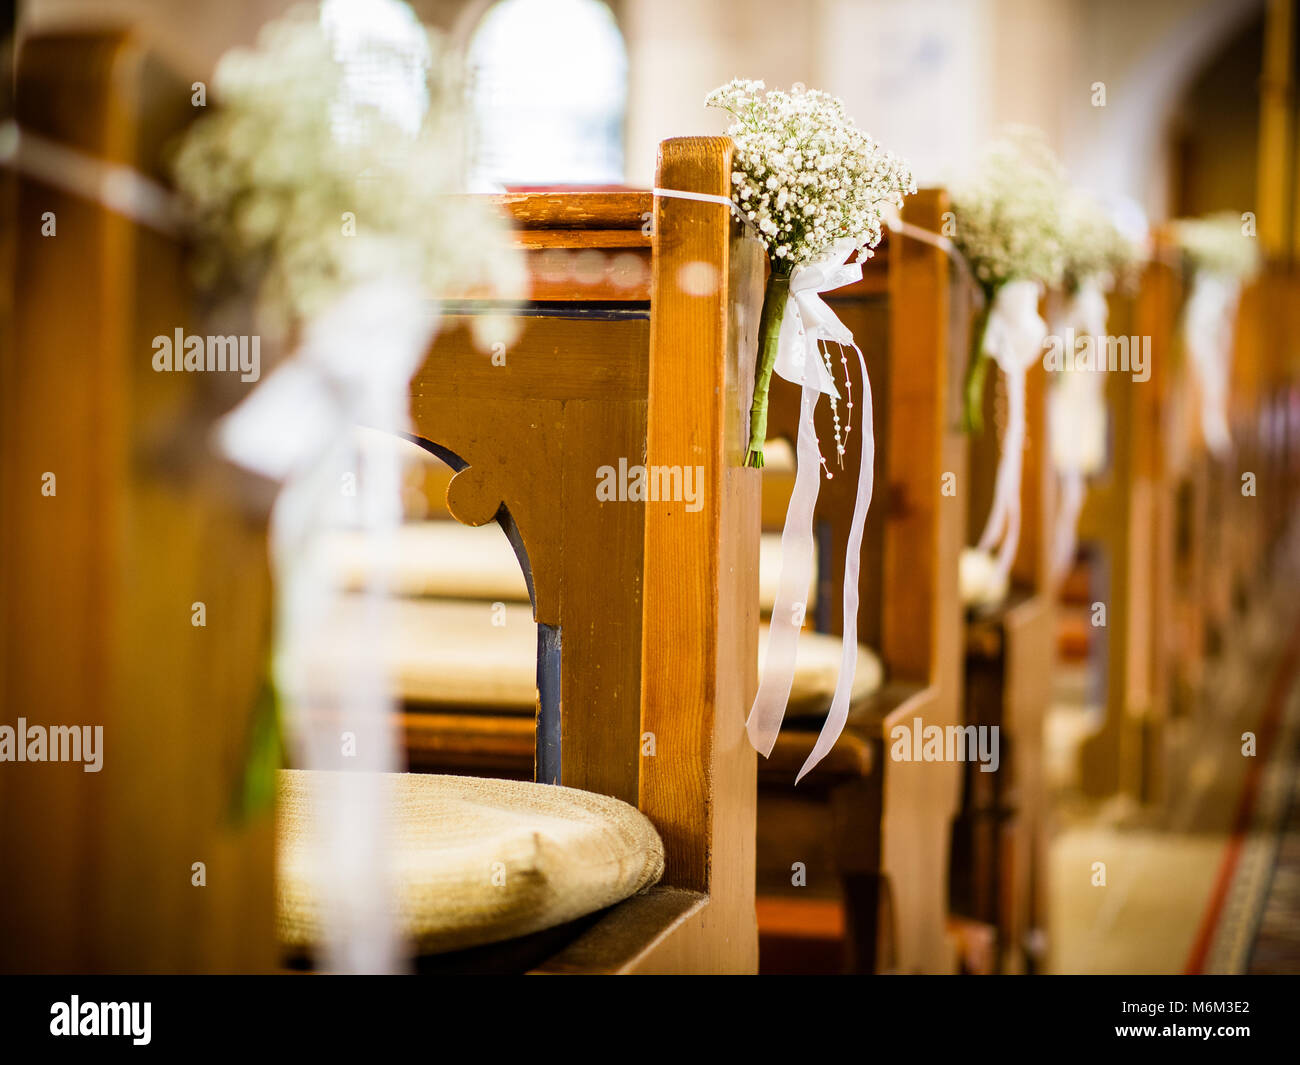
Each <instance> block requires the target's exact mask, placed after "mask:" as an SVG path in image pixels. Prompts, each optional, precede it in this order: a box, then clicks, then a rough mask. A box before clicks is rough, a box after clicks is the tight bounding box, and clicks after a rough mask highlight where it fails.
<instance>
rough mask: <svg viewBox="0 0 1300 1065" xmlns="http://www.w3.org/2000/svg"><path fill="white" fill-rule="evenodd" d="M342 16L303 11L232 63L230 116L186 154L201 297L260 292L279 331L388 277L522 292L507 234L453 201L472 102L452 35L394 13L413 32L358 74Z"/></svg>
mask: <svg viewBox="0 0 1300 1065" xmlns="http://www.w3.org/2000/svg"><path fill="white" fill-rule="evenodd" d="M327 6H328V5H322V6H321V7H317V6H316V5H314V4H311V5H301V6H299V7H296V8H294V9H293V10H292V11H290V12H289V14H288V15H286V16H285V17H284V18H281V19H278V20H275V21H273V22H270V23H268V24H267V25H266V26H265V27H264V28H263V30H262V32H261V34H260V35H259V38H258V41H257V47H256V48H254V49H236V50H233V51H231V52H228V53H227V54H226V55H225V56H223V57H222V59H221V61H220V62H219V64H218V66H217V69H216V73H215V77H214V79H213V86H212V87H213V92H214V96H215V98H216V104H217V106H216V107H214V108H213V109H212V110H211V112H210V113H208V114H206V115H204V116H203V117H202V118H200V119H199V120H198V121H196V122H195V123H194V124H193V125H192V126H191V127H190V129H189V130H188V131H187V134H186V136H185V138H184V140H183V141H182V142H181V143H180V145H179V146H178V150H177V151H176V153H175V157H174V163H173V168H174V174H175V179H176V184H177V187H178V189H179V191H180V193H181V196H182V199H183V202H184V204H185V206H186V208H187V212H188V216H189V221H190V223H191V228H192V231H193V233H194V236H195V238H196V240H195V249H194V257H193V266H194V271H195V280H196V282H197V283H198V285H199V287H200V289H201V290H202V291H204V292H205V293H206V294H207V295H208V296H209V298H210V299H211V300H212V301H213V302H214V303H217V304H219V303H221V302H222V301H224V300H225V299H227V298H232V299H242V298H247V297H250V296H251V297H252V298H253V300H254V303H255V306H256V309H257V311H258V316H259V325H260V326H261V327H262V328H263V329H264V330H265V331H267V332H269V333H271V334H273V335H283V334H284V333H285V332H287V331H288V330H290V329H291V328H292V327H293V326H294V325H295V324H297V323H300V322H302V321H304V320H306V319H308V318H310V317H311V316H312V315H314V314H316V313H317V312H319V311H321V310H322V309H324V308H326V307H328V306H329V305H330V304H331V302H332V301H334V300H336V299H337V298H338V297H339V295H340V294H341V293H342V292H345V291H347V290H348V289H349V288H351V287H352V286H354V285H356V284H358V283H359V282H363V281H366V280H372V279H374V278H376V277H382V276H398V275H401V276H405V277H409V278H412V279H414V280H415V281H416V282H417V283H419V284H421V285H423V286H424V287H426V288H427V289H428V290H429V291H430V292H433V291H436V290H438V289H440V288H446V287H447V284H448V283H449V282H452V281H454V282H456V283H457V285H458V286H465V287H470V286H475V285H479V286H483V287H487V288H489V289H495V290H497V291H501V292H511V293H517V292H519V291H521V287H520V286H521V279H522V264H521V262H520V261H519V259H518V256H517V255H515V254H514V253H513V252H512V250H511V249H510V247H509V238H508V231H507V229H506V226H505V224H504V222H503V221H501V220H500V219H499V218H498V217H496V216H495V215H494V214H493V213H491V212H490V211H489V210H488V209H487V207H486V205H485V204H483V203H481V202H477V201H474V200H471V199H466V198H457V197H454V196H452V195H450V194H453V193H457V192H463V191H464V189H465V166H466V152H465V141H466V130H465V118H464V115H465V108H464V103H463V101H464V91H463V85H462V81H461V78H460V74H459V71H458V68H457V65H456V63H455V62H454V61H453V57H452V56H451V55H449V54H448V53H447V52H446V50H445V49H444V47H443V45H442V41H441V38H440V37H439V35H438V34H437V33H436V32H435V31H432V30H428V29H426V28H424V27H421V26H419V24H418V22H417V21H416V20H415V18H414V15H413V14H411V13H410V11H409V9H406V8H405V5H395V4H388V5H386V6H387V8H388V9H389V10H385V11H384V12H382V14H385V15H388V16H390V18H391V16H392V14H393V10H392V9H396V11H397V12H398V13H399V15H400V14H405V15H407V16H409V18H410V23H411V30H412V32H411V33H408V34H405V35H402V34H395V35H389V36H379V35H376V36H372V37H368V38H367V40H366V42H365V43H366V49H367V50H366V53H365V55H364V56H360V57H358V58H359V65H360V66H362V67H364V69H353V68H352V66H351V65H350V63H349V57H348V54H347V52H346V51H345V49H344V47H343V46H344V45H345V44H346V43H347V42H346V41H343V40H341V39H340V35H339V34H336V33H332V32H331V26H330V25H329V21H328V18H323V17H322V12H323V11H324V8H325V7H327ZM375 71H379V72H380V74H379V75H378V76H380V77H381V78H382V80H383V81H384V85H385V89H386V90H387V91H386V93H384V94H377V93H375V92H374V79H375V77H376V75H375V73H374V72H375ZM367 75H369V77H367ZM367 82H369V84H367Z"/></svg>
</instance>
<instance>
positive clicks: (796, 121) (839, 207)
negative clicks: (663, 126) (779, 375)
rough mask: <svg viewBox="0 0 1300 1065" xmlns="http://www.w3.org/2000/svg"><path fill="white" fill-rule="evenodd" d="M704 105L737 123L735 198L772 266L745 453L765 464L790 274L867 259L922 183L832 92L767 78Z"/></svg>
mask: <svg viewBox="0 0 1300 1065" xmlns="http://www.w3.org/2000/svg"><path fill="white" fill-rule="evenodd" d="M705 104H706V106H709V107H718V108H721V109H722V110H724V111H727V112H729V113H730V114H731V115H732V117H733V118H734V120H735V121H734V122H733V123H732V124H731V126H730V127H729V128H728V130H727V133H728V135H729V136H730V137H731V139H732V141H733V142H734V143H735V155H734V160H735V166H736V170H735V172H734V173H733V174H732V186H733V187H732V199H733V201H734V202H735V204H736V208H737V210H738V211H739V213H740V214H741V215H743V216H744V217H745V218H746V219H748V220H749V222H750V223H752V225H753V226H754V229H755V230H756V231H757V233H758V237H759V240H761V241H762V242H763V245H764V247H766V248H767V253H768V258H769V260H770V261H771V266H772V274H771V279H770V280H769V282H768V288H767V293H766V294H765V297H764V301H763V318H762V326H761V341H760V361H759V366H758V371H757V373H756V374H755V384H754V402H753V406H752V408H751V411H750V442H749V450H748V452H747V455H746V463H747V464H748V465H750V466H762V465H763V441H764V438H765V436H766V431H767V393H768V386H769V384H770V382H771V378H772V370H773V367H774V365H775V362H776V349H777V338H778V337H779V335H780V332H781V323H782V317H783V314H784V310H785V304H786V302H787V298H788V286H789V282H790V278H791V275H792V273H793V272H794V271H795V270H796V269H797V268H798V267H801V266H808V265H811V264H813V263H816V262H818V261H819V260H821V259H822V258H824V257H825V256H826V255H827V254H828V253H830V252H831V251H832V249H835V250H836V252H837V253H838V251H839V249H841V248H843V247H844V246H845V245H848V252H847V253H846V254H845V258H848V255H849V254H854V253H856V260H857V261H859V262H860V261H862V260H863V259H866V258H867V257H869V256H870V254H871V249H872V248H874V247H875V246H876V245H877V244H879V243H880V236H881V225H882V215H883V211H884V209H885V208H886V207H888V206H891V205H892V206H895V207H898V206H901V205H902V202H903V196H904V195H906V194H908V193H911V192H915V191H916V183H915V181H914V180H913V178H912V174H911V171H910V170H909V169H908V167H907V165H906V164H905V163H903V162H902V161H901V160H900V159H898V158H897V157H895V156H894V155H893V154H891V153H890V152H887V151H885V150H884V149H882V148H880V147H879V146H878V145H877V144H876V142H875V141H874V140H872V139H871V137H869V136H868V135H867V134H866V133H864V132H863V131H862V130H860V129H858V128H857V127H856V126H855V125H854V124H853V120H852V119H851V118H849V116H848V115H846V114H845V113H844V104H843V103H842V102H841V101H840V100H838V99H836V98H835V97H834V96H829V95H827V94H826V93H823V92H816V91H812V90H807V89H804V88H803V87H802V86H800V85H796V86H795V87H794V88H793V89H791V91H790V92H788V93H787V92H781V91H779V90H772V91H770V92H769V91H766V90H765V86H764V85H763V83H762V82H761V81H733V82H731V84H729V85H724V86H722V87H721V88H719V89H715V90H714V91H713V92H711V93H710V94H709V96H708V98H707V99H706V100H705ZM841 261H843V260H841ZM832 265H839V264H838V263H837V264H832ZM832 395H833V393H832Z"/></svg>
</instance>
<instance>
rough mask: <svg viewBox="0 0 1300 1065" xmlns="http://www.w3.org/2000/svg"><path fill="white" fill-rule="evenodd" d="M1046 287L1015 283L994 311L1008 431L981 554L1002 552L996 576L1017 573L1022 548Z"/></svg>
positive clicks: (988, 342) (992, 342) (991, 334)
mask: <svg viewBox="0 0 1300 1065" xmlns="http://www.w3.org/2000/svg"><path fill="white" fill-rule="evenodd" d="M1041 294H1042V286H1041V285H1040V284H1039V283H1038V282H1037V281H1009V282H1007V284H1005V285H1003V286H1002V287H1001V288H999V289H998V292H997V295H996V296H995V297H994V300H993V306H992V308H991V309H990V311H989V320H988V327H987V329H986V331H985V334H984V348H983V350H984V353H985V354H987V355H989V356H991V357H992V358H993V361H994V362H996V363H997V365H998V368H999V369H1000V370H1001V371H1002V373H1003V376H1004V377H1005V378H1006V381H1007V427H1006V433H1005V435H1004V436H1003V439H1002V451H1001V454H1000V455H999V456H998V469H997V476H996V478H995V480H994V484H993V505H992V506H991V507H990V509H989V515H988V519H987V521H986V523H985V525H984V532H983V534H982V535H981V536H980V539H979V545H978V546H979V550H981V551H984V552H992V551H993V549H994V548H995V547H996V548H997V549H998V552H997V558H996V573H997V576H998V578H999V580H1004V579H1005V578H1006V577H1007V575H1008V574H1009V573H1010V572H1011V564H1012V562H1014V561H1015V557H1016V548H1017V547H1018V546H1019V544H1020V480H1021V471H1022V469H1023V467H1024V450H1025V377H1026V375H1027V374H1028V372H1029V367H1030V366H1032V365H1033V363H1034V360H1035V359H1037V358H1038V357H1039V356H1040V355H1041V353H1042V350H1043V341H1044V340H1045V339H1046V337H1047V323H1046V322H1044V321H1043V319H1042V317H1041V316H1040V315H1039V313H1038V300H1039V297H1040V296H1041Z"/></svg>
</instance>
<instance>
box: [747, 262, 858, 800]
mask: <svg viewBox="0 0 1300 1065" xmlns="http://www.w3.org/2000/svg"><path fill="white" fill-rule="evenodd" d="M857 246H858V242H857V241H856V240H854V239H852V238H848V239H845V240H842V241H839V242H837V243H836V244H835V245H834V246H832V247H831V248H830V249H829V250H828V251H827V253H826V254H825V255H824V256H823V257H822V258H820V259H818V260H817V261H816V262H813V263H808V264H806V265H804V266H798V267H795V269H794V270H793V271H792V272H791V274H790V293H789V296H788V297H787V298H786V305H785V314H784V317H783V318H782V321H781V333H780V336H779V338H778V343H777V355H776V363H775V367H774V369H775V372H776V373H777V374H778V375H779V376H781V377H783V378H784V379H785V380H787V381H790V382H791V383H792V384H797V385H800V386H801V387H802V389H803V394H802V397H801V401H800V408H799V434H798V440H797V442H796V449H795V454H796V459H797V466H796V470H795V483H794V489H793V491H792V492H791V494H790V504H789V508H788V509H787V511H786V518H785V528H784V529H783V530H782V532H781V580H780V585H779V588H778V591H777V596H776V603H775V605H774V606H773V608H772V619H771V624H770V626H769V630H768V642H767V653H766V656H765V661H764V666H763V674H762V677H761V678H760V680H759V685H758V692H757V694H756V695H755V696H754V704H753V706H752V707H751V709H750V712H749V718H748V720H747V721H746V723H745V728H746V730H747V731H748V733H749V739H750V742H751V743H752V744H753V745H754V749H755V750H757V751H758V752H759V753H760V754H762V755H763V756H764V757H768V756H769V755H770V754H771V753H772V747H773V746H774V745H775V743H776V737H777V734H778V733H779V732H780V731H781V722H782V721H783V720H784V718H785V709H786V704H787V703H788V702H789V699H790V689H791V687H792V686H793V684H794V668H795V658H796V654H797V649H798V642H799V633H800V632H801V631H802V629H803V620H804V614H805V611H806V609H807V596H808V588H809V585H810V584H811V582H812V575H813V565H814V562H815V558H814V550H813V511H814V508H815V506H816V503H817V493H818V491H819V489H820V487H821V453H820V450H819V448H818V443H817V430H816V427H815V424H814V415H815V413H816V410H817V403H818V401H819V400H820V398H821V396H822V394H823V393H824V394H826V395H829V396H838V394H839V393H838V392H837V390H836V388H835V383H834V381H833V380H832V378H831V375H830V373H829V372H828V371H827V369H826V366H825V364H824V363H823V361H822V354H821V345H822V344H823V343H833V344H838V345H840V346H842V347H851V348H853V350H854V351H855V352H857V355H858V365H859V366H860V367H861V370H862V392H863V395H862V404H861V405H862V426H861V430H860V431H861V434H862V452H861V462H860V465H859V468H858V485H857V496H856V500H855V502H854V506H853V519H852V523H851V525H850V528H849V542H848V548H847V556H846V558H845V565H844V595H843V602H844V626H843V627H844V636H843V644H842V649H841V654H840V671H839V678H838V680H837V681H836V685H835V694H834V696H833V698H832V699H831V706H830V710H829V711H828V712H827V715H826V722H825V723H824V724H823V725H822V729H821V733H820V734H819V735H818V737H817V742H816V744H815V745H814V746H813V750H812V753H811V754H809V755H808V758H807V760H806V761H805V762H804V764H803V767H802V768H801V769H800V770H799V774H798V776H797V777H796V778H795V782H796V783H798V782H799V781H800V780H802V779H803V778H804V776H805V775H806V774H807V773H808V771H809V770H811V769H812V768H813V767H814V766H815V765H816V764H817V763H818V762H820V761H821V760H822V759H823V758H825V757H826V755H827V754H828V753H829V752H830V750H831V748H832V747H834V745H835V741H836V740H837V739H839V737H840V733H841V732H843V731H844V725H845V723H846V722H847V721H848V716H849V697H850V695H851V694H852V691H853V680H854V675H855V673H856V671H857V662H858V568H859V559H858V556H859V554H860V553H861V548H862V531H863V527H864V526H865V524H866V519H867V509H868V508H869V507H870V506H871V492H872V482H873V473H874V469H873V468H874V465H875V456H876V447H875V431H874V428H873V417H872V404H871V382H870V381H869V379H868V377H867V364H866V360H865V359H864V358H863V356H862V351H861V349H860V348H859V347H858V346H857V344H856V343H854V340H853V334H852V332H851V331H850V330H849V329H848V328H847V327H846V326H845V325H844V323H843V322H841V321H840V320H839V318H837V317H836V316H835V313H834V312H833V311H832V310H831V309H830V307H828V306H827V305H826V303H825V301H823V300H822V298H821V294H822V293H823V292H829V291H831V290H833V289H837V288H842V287H843V286H845V285H848V284H852V283H853V282H855V281H859V280H861V279H862V264H861V263H860V262H854V263H849V264H846V263H845V262H844V260H845V259H846V258H847V257H848V256H849V255H850V254H851V253H852V251H853V249H854V248H855V247H857Z"/></svg>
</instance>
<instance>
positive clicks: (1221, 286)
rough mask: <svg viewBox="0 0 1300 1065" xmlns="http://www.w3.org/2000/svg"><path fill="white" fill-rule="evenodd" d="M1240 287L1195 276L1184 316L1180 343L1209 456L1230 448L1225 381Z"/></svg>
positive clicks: (1211, 277)
mask: <svg viewBox="0 0 1300 1065" xmlns="http://www.w3.org/2000/svg"><path fill="white" fill-rule="evenodd" d="M1240 297H1241V283H1240V282H1239V281H1237V280H1236V279H1234V278H1229V277H1221V276H1219V275H1216V274H1207V273H1205V272H1198V273H1197V275H1196V279H1195V280H1194V281H1193V282H1192V291H1191V293H1190V294H1189V295H1188V297H1187V307H1186V309H1185V310H1184V312H1183V342H1184V344H1185V345H1186V347H1187V354H1188V355H1189V357H1190V362H1191V366H1192V370H1193V372H1194V374H1195V376H1196V387H1197V391H1198V392H1199V393H1200V409H1201V433H1202V435H1203V436H1204V437H1205V445H1206V447H1208V448H1209V449H1210V451H1211V453H1212V454H1214V455H1215V456H1218V457H1222V456H1223V455H1225V454H1227V452H1228V451H1229V450H1230V449H1231V447H1232V438H1231V434H1230V433H1229V432H1228V378H1229V375H1230V373H1231V370H1232V333H1233V326H1234V324H1235V322H1236V316H1237V301H1238V300H1239V299H1240Z"/></svg>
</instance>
